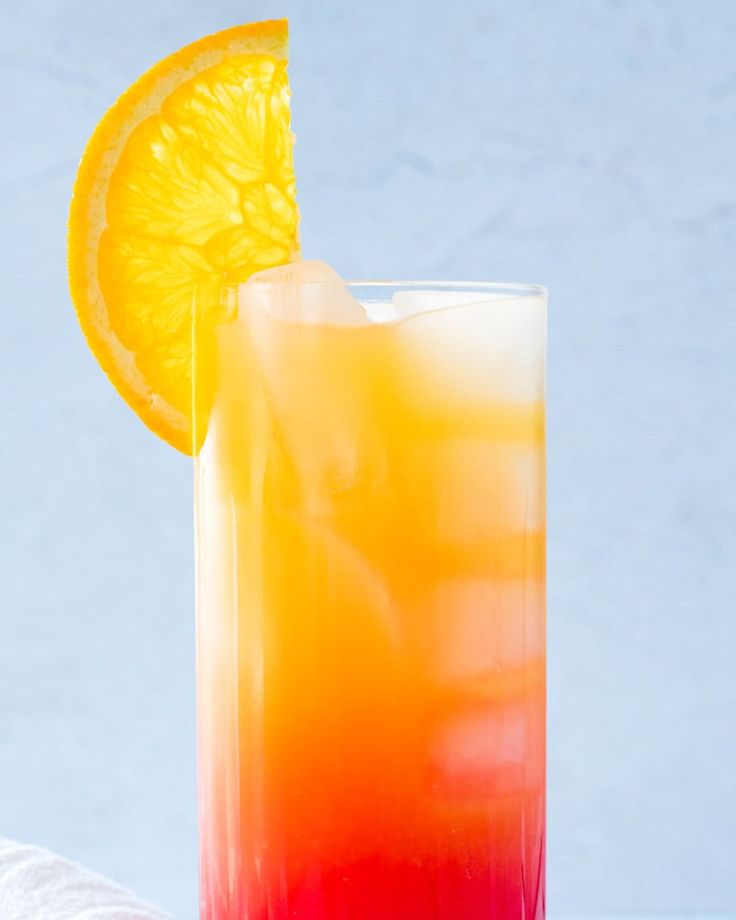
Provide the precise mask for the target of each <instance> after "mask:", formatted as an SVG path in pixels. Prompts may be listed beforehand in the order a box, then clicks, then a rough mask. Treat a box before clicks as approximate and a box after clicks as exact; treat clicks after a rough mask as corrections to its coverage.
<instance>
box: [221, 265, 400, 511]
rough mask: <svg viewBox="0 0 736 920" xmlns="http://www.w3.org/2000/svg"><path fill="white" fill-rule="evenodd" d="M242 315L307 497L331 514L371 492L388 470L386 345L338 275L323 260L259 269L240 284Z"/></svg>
mask: <svg viewBox="0 0 736 920" xmlns="http://www.w3.org/2000/svg"><path fill="white" fill-rule="evenodd" d="M269 279H271V281H269ZM273 281H275V282H276V283H273ZM292 282H293V283H292ZM236 324H237V325H240V326H241V327H242V328H243V329H245V330H246V332H247V335H248V336H249V338H250V341H251V343H252V348H253V353H254V355H255V360H256V362H257V364H258V365H259V366H260V368H261V376H262V379H263V382H264V385H265V389H266V391H267V394H268V402H269V404H270V409H271V411H272V412H273V418H274V422H275V424H274V438H275V440H276V441H277V442H278V449H279V451H280V455H281V456H282V457H283V458H285V462H284V463H282V467H284V468H285V467H289V466H290V467H291V468H292V469H293V471H294V473H295V474H296V478H297V481H298V491H299V494H300V495H301V500H302V503H303V505H302V507H304V508H306V509H307V510H308V511H309V513H310V514H313V515H317V516H332V515H334V514H335V513H336V509H337V508H338V507H339V505H340V502H343V501H345V500H348V498H349V497H350V495H351V494H352V495H353V496H355V495H357V494H358V493H359V492H360V493H361V494H362V493H363V492H365V494H366V495H368V494H370V492H371V489H372V488H373V486H374V485H376V483H377V482H378V481H379V480H380V479H381V478H382V477H383V476H384V474H385V447H384V445H383V443H382V439H381V437H380V435H379V434H378V432H377V430H376V429H377V426H378V418H377V416H378V414H379V411H378V406H377V397H376V395H375V383H374V381H375V377H376V375H377V374H378V373H379V371H380V370H381V367H382V365H381V361H380V360H379V353H380V352H381V348H382V347H384V346H383V344H382V343H381V342H380V341H379V336H377V335H375V333H380V330H377V329H374V328H370V327H371V326H372V325H373V324H372V323H370V321H369V319H368V316H367V314H366V312H365V310H364V309H363V307H362V306H361V305H360V304H359V303H358V301H357V300H355V299H354V298H353V297H352V296H351V295H350V294H349V293H348V291H347V289H346V287H345V285H344V284H341V283H340V278H339V276H338V275H337V274H336V273H335V272H334V270H333V269H331V268H330V267H329V266H327V265H325V264H324V263H323V262H301V263H294V264H292V265H288V266H282V267H281V268H278V269H271V270H269V271H267V272H260V273H259V274H258V275H254V276H253V279H251V280H250V281H248V282H246V284H244V285H242V286H241V288H240V309H239V312H238V320H237V323H236Z"/></svg>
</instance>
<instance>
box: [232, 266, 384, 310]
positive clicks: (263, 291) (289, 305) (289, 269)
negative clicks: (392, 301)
mask: <svg viewBox="0 0 736 920" xmlns="http://www.w3.org/2000/svg"><path fill="white" fill-rule="evenodd" d="M341 280H342V279H341V278H340V276H339V275H338V273H337V272H336V271H335V270H334V269H333V268H331V267H330V266H329V265H327V263H326V262H319V261H316V260H305V261H301V262H291V263H289V264H287V265H279V266H277V267H276V268H267V269H265V270H264V271H260V272H256V273H255V274H254V275H251V277H250V278H249V279H248V281H246V282H245V284H243V285H241V287H240V294H239V305H240V310H241V311H243V310H246V311H253V310H256V309H259V310H261V311H263V312H265V313H268V315H269V316H272V317H274V318H276V319H280V320H283V321H286V322H292V323H309V324H311V323H324V324H327V325H334V326H364V325H366V324H368V323H369V322H370V319H369V317H368V314H367V313H366V310H365V308H364V307H363V306H362V305H361V304H360V303H359V302H358V301H357V300H356V299H355V298H354V297H353V296H352V295H351V294H350V292H349V291H348V289H347V286H346V285H345V284H341V283H340V282H341Z"/></svg>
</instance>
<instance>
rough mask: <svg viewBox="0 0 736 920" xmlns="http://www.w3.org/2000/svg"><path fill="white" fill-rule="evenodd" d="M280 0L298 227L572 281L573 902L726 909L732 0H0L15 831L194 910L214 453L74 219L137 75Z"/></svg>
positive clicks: (560, 801) (403, 267)
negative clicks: (101, 294) (124, 383)
mask: <svg viewBox="0 0 736 920" xmlns="http://www.w3.org/2000/svg"><path fill="white" fill-rule="evenodd" d="M283 13H288V14H289V15H290V17H291V20H292V44H293V61H292V65H291V79H292V85H293V89H294V100H293V110H294V127H295V130H296V132H297V134H298V136H299V140H298V147H297V168H298V179H299V190H300V199H301V205H302V211H303V242H304V248H305V252H306V254H307V255H308V256H311V257H320V258H324V259H327V260H328V261H330V262H332V263H333V264H334V265H335V266H336V267H337V268H338V269H339V270H341V271H342V272H343V273H344V274H346V275H348V276H353V277H355V276H358V277H360V276H376V275H379V276H396V277H421V276H431V277H443V278H453V277H472V278H493V279H496V280H507V281H526V280H529V281H540V282H543V283H545V284H546V285H547V286H548V287H549V288H550V291H551V294H552V300H551V307H550V400H551V402H550V422H551V428H550V462H549V470H550V502H549V511H550V517H551V530H550V565H551V578H550V652H551V662H550V808H549V818H550V854H549V856H550V858H549V876H550V882H549V895H550V902H551V906H552V907H553V908H554V909H555V910H558V911H559V910H569V911H579V910H587V909H598V910H619V909H630V910H634V909H640V910H654V909H660V910H664V909H671V910H675V909H680V910H685V909H695V908H709V909H721V910H725V909H733V908H736V872H735V871H734V866H735V865H736V843H735V842H734V841H735V839H736V834H734V829H735V828H736V793H735V792H734V763H735V762H736V730H735V728H734V712H736V676H735V675H736V638H735V632H734V624H735V622H736V618H735V617H734V612H735V609H734V608H735V604H734V592H733V567H734V562H735V561H736V544H735V537H734V534H735V533H736V490H735V489H734V484H733V480H734V466H735V461H736V456H735V455H736V436H735V435H734V431H735V430H736V412H735V410H734V396H735V395H736V321H735V317H736V310H735V308H736V304H735V303H734V300H735V298H734V291H735V290H736V255H735V253H736V64H735V63H734V60H735V58H734V53H733V48H734V36H736V3H734V2H733V0H720V2H719V0H708V2H685V0H658V2H657V0H618V2H617V0H609V2H606V0H579V2H578V0H554V2H551V0H548V2H543V0H539V2H531V0H505V2H504V0H486V2H484V0H468V2H464V3H449V2H445V3H439V2H431V0H415V2H408V0H406V2H403V0H391V2H384V0H372V2H370V3H358V2H348V0H335V2H328V0H302V2H296V0H294V2H290V0H283V2H280V3H276V2H265V0H237V2H236V0H209V2H207V3H204V2H201V0H197V2H194V0H176V2H175V0H126V2H125V3H118V2H116V0H96V2H91V0H48V2H41V0H4V4H3V9H2V14H1V15H2V29H1V30H0V32H1V33H2V34H1V35H0V72H1V73H2V83H1V84H0V94H1V95H0V100H1V103H0V104H1V106H2V109H1V111H2V135H1V139H0V144H1V145H2V153H3V161H2V162H3V165H2V170H1V171H0V186H1V187H2V203H3V215H2V219H0V279H1V285H2V295H1V296H2V315H1V330H2V331H1V332H0V392H1V393H2V408H1V412H2V422H1V424H2V438H1V439H0V491H1V494H0V507H2V518H1V520H2V523H1V525H0V569H1V571H0V610H1V611H2V636H3V641H2V643H0V675H1V677H0V789H1V790H2V793H0V833H4V834H7V835H15V836H17V837H21V838H25V839H29V840H32V841H34V842H37V843H44V844H47V845H49V846H51V847H54V848H56V849H58V850H60V851H62V852H63V853H65V854H66V855H69V856H72V857H75V858H77V859H80V860H83V861H84V862H86V863H88V864H89V865H91V866H93V867H96V868H98V869H100V870H101V871H104V872H109V873H111V874H113V875H114V876H116V877H117V878H118V879H119V880H121V881H123V882H125V883H127V884H129V885H131V886H132V887H134V888H135V889H136V890H137V891H138V892H139V893H140V894H142V895H144V896H147V897H149V898H151V899H155V900H157V901H159V902H160V903H161V904H163V905H164V906H167V907H169V908H170V909H172V910H173V911H175V912H176V916H177V918H179V920H193V918H194V916H195V906H194V905H195V897H196V895H195V887H196V858H195V820H194V744H193V710H194V699H193V619H192V574H191V573H192V548H191V544H192V538H191V510H190V465H189V463H188V462H187V460H186V459H185V458H183V457H181V456H178V455H176V454H174V453H173V452H172V451H171V450H169V449H168V448H167V447H166V446H165V445H163V444H161V443H159V442H157V441H156V439H154V438H153V437H151V436H149V434H148V432H147V431H145V430H144V429H143V427H142V426H141V425H140V424H139V423H138V421H137V420H136V419H135V418H134V416H133V415H132V414H131V413H130V412H129V410H128V409H127V408H126V407H125V406H124V405H123V403H122V402H120V401H119V399H118V397H117V396H116V395H115V394H114V392H113V391H112V389H111V388H110V387H109V385H108V384H107V383H106V381H105V380H104V378H103V376H102V375H101V374H100V372H99V371H98V368H97V366H96V365H95V364H94V362H93V359H92V358H91V356H90V355H89V354H88V353H87V350H86V348H85V345H84V343H83V341H82V337H81V335H80V333H79V331H78V329H77V326H76V323H75V320H74V317H73V314H72V311H71V307H70V305H69V301H68V297H67V293H66V280H65V269H64V223H65V217H66V208H67V201H68V198H69V193H70V185H71V181H72V177H73V173H74V169H75V163H76V160H77V158H78V155H79V153H80V151H81V149H82V147H83V144H84V142H85V139H86V137H87V135H88V134H89V132H90V131H91V129H92V128H93V126H94V124H95V123H96V121H97V120H98V118H99V117H100V115H101V114H102V112H103V110H104V109H105V107H106V106H107V105H108V104H109V103H110V102H111V101H112V99H113V98H114V97H115V95H116V94H117V93H119V92H120V91H121V90H122V89H123V88H124V87H125V86H126V85H127V84H128V83H130V81H131V80H132V79H133V78H135V77H136V76H137V75H138V74H139V73H140V72H141V71H143V70H144V69H145V68H146V67H147V66H149V65H150V64H151V63H153V62H154V61H155V60H156V59H158V58H160V57H161V56H163V55H164V54H166V53H168V52H170V51H171V50H173V49H175V48H177V47H178V46H180V45H182V44H184V43H186V42H188V41H191V40H193V39H195V38H197V37H199V36H200V35H201V34H204V33H206V32H210V31H213V30H216V29H219V28H222V27H225V26H228V25H232V24H235V23H237V22H242V21H247V20H253V19H259V18H267V17H269V16H276V15H281V14H283Z"/></svg>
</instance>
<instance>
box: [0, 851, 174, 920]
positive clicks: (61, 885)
mask: <svg viewBox="0 0 736 920" xmlns="http://www.w3.org/2000/svg"><path fill="white" fill-rule="evenodd" d="M0 920H170V918H169V917H168V915H167V914H164V913H162V912H161V911H159V910H157V909H156V908H155V907H151V906H150V905H148V904H144V903H143V902H142V901H139V900H138V898H136V897H135V896H134V895H132V894H131V893H130V892H129V891H126V890H125V889H124V888H121V887H120V886H119V885H116V884H115V883H114V882H110V881H108V880H107V879H105V878H103V877H102V876H101V875H96V874H95V873H94V872H90V871H89V870H88V869H84V868H82V866H78V865H77V864H76V863H73V862H69V861H68V860H66V859H62V858H61V857H60V856H56V855H55V854H53V853H51V852H49V851H48V850H44V849H42V848H41V847H34V846H28V845H27V844H23V843H16V842H15V841H13V840H3V839H0Z"/></svg>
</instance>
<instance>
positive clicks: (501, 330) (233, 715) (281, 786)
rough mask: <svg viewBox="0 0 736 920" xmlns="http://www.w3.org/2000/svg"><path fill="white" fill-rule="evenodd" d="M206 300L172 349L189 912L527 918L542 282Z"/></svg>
mask: <svg viewBox="0 0 736 920" xmlns="http://www.w3.org/2000/svg"><path fill="white" fill-rule="evenodd" d="M350 295H352V297H354V298H356V299H355V300H353V299H352V297H351V296H350ZM358 301H360V302H361V303H362V304H363V305H364V306H361V303H358ZM232 314H233V315H231V318H230V319H229V321H225V322H222V323H221V324H220V325H219V326H218V327H217V329H216V332H215V334H214V341H208V344H207V346H206V347H202V348H201V350H200V353H199V354H195V368H196V377H197V382H196V386H197V391H198V394H199V397H200V403H201V406H202V407H203V408H200V411H201V414H202V424H201V426H200V428H201V431H202V433H203V434H202V436H203V437H204V443H203V445H202V448H201V450H200V453H199V456H198V458H197V461H196V463H197V473H196V484H197V565H198V671H199V732H200V734H199V750H200V811H201V828H202V873H203V877H202V917H203V920H243V918H248V920H266V918H268V920H277V918H284V920H286V918H287V917H288V918H291V917H295V918H302V920H338V918H339V920H391V918H395V920H414V918H416V920H428V918H441V920H476V918H477V920H480V918H483V920H487V918H491V917H493V918H499V920H511V918H534V920H538V918H542V917H543V915H544V826H545V822H544V814H545V813H544V801H545V797H544V793H545V626H544V599H545V587H544V575H545V569H544V566H545V530H544V524H545V520H544V340H545V296H544V292H543V290H542V289H538V288H535V287H521V286H500V285H496V286H493V285H477V286H472V285H464V286H463V285H441V284H440V285H394V286H391V285H379V286H375V285H354V286H351V287H350V290H349V292H348V291H347V290H346V289H345V288H344V287H343V286H342V285H341V284H340V283H339V282H334V281H333V282H324V283H322V282H314V283H311V284H303V285H298V284H294V283H291V284H286V283H283V282H275V283H272V284H267V283H265V282H264V283H259V282H250V283H248V284H246V285H244V286H242V287H241V289H240V298H239V304H238V309H237V310H236V311H232ZM205 432H206V433H205Z"/></svg>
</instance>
